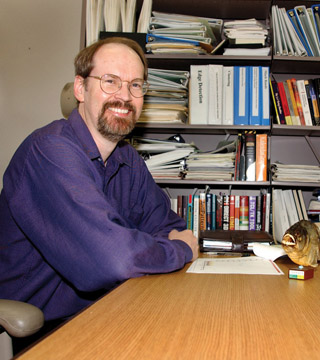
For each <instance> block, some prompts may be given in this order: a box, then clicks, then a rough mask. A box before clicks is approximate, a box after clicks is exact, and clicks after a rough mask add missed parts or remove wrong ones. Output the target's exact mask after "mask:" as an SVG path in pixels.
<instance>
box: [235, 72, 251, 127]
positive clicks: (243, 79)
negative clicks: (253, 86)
mask: <svg viewBox="0 0 320 360" xmlns="http://www.w3.org/2000/svg"><path fill="white" fill-rule="evenodd" d="M234 125H249V71H248V68H247V67H246V66H235V67H234Z"/></svg>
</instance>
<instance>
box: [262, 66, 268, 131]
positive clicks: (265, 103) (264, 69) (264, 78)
mask: <svg viewBox="0 0 320 360" xmlns="http://www.w3.org/2000/svg"><path fill="white" fill-rule="evenodd" d="M260 69H261V98H262V101H260V107H261V110H260V113H261V125H262V126H269V125H270V86H269V84H270V82H269V78H270V69H269V67H268V66H262V67H261V68H260Z"/></svg>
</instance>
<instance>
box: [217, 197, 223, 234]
mask: <svg viewBox="0 0 320 360" xmlns="http://www.w3.org/2000/svg"><path fill="white" fill-rule="evenodd" d="M222 211H223V195H221V194H219V195H216V229H217V230H222V215H223V212H222Z"/></svg>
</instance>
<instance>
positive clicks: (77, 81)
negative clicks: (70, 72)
mask: <svg viewBox="0 0 320 360" xmlns="http://www.w3.org/2000/svg"><path fill="white" fill-rule="evenodd" d="M84 87H85V85H84V78H83V77H82V76H79V75H76V77H75V78H74V84H73V93H74V96H75V98H76V99H77V100H78V101H79V102H83V100H84V91H85V89H84Z"/></svg>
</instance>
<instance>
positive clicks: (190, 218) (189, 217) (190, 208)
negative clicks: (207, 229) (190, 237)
mask: <svg viewBox="0 0 320 360" xmlns="http://www.w3.org/2000/svg"><path fill="white" fill-rule="evenodd" d="M192 225H193V196H192V194H189V195H188V210H187V228H188V229H190V230H192Z"/></svg>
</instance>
